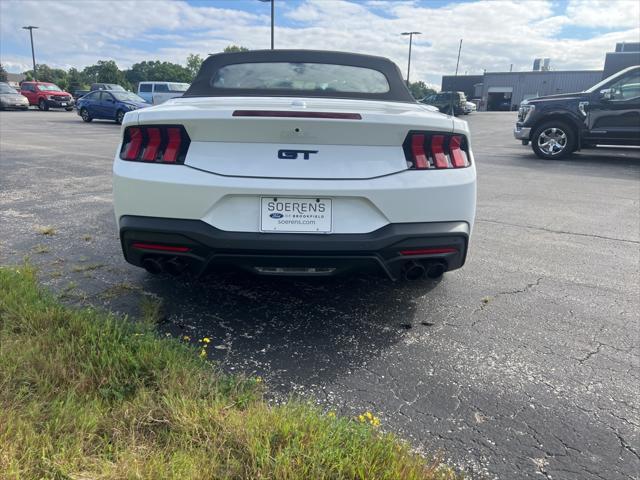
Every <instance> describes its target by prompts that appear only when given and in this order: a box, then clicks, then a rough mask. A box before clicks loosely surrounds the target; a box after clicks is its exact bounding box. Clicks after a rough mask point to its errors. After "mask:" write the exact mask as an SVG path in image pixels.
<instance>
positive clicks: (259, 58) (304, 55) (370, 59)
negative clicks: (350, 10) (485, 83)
mask: <svg viewBox="0 0 640 480" xmlns="http://www.w3.org/2000/svg"><path fill="white" fill-rule="evenodd" d="M270 62H287V63H324V64H330V65H349V66H353V67H362V68H369V69H372V70H377V71H378V72H380V73H382V74H383V75H384V76H385V77H386V79H387V82H388V83H389V91H387V92H384V93H364V92H336V91H322V90H304V91H301V90H294V89H274V88H269V89H245V88H242V89H240V88H216V87H214V86H213V78H214V75H215V74H216V72H217V71H218V70H219V69H220V68H222V67H224V66H227V65H234V64H240V63H270ZM183 97H325V98H351V99H362V100H386V101H392V102H412V103H414V102H415V100H414V98H413V97H412V96H411V93H410V92H409V89H408V88H407V86H406V84H405V83H404V80H403V79H402V74H401V73H400V70H399V69H398V67H397V65H396V64H395V63H393V62H392V61H391V60H389V59H388V58H384V57H376V56H373V55H361V54H358V53H347V52H329V51H323V50H253V51H249V52H236V53H218V54H216V55H211V56H210V57H209V58H207V59H206V60H205V61H204V62H202V66H201V67H200V71H199V72H198V75H197V76H196V78H195V80H194V81H193V83H192V84H191V86H190V87H189V89H188V90H187V91H186V92H185V93H184V95H183Z"/></svg>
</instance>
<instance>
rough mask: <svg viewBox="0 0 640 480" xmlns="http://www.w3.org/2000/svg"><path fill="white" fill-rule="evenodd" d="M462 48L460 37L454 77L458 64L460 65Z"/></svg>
mask: <svg viewBox="0 0 640 480" xmlns="http://www.w3.org/2000/svg"><path fill="white" fill-rule="evenodd" d="M461 50H462V39H460V46H459V47H458V61H457V62H456V77H457V76H458V65H460V51H461Z"/></svg>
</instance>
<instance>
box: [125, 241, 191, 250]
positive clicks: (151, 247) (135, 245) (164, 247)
mask: <svg viewBox="0 0 640 480" xmlns="http://www.w3.org/2000/svg"><path fill="white" fill-rule="evenodd" d="M131 246H132V247H133V248H137V249H139V250H160V251H163V252H188V251H189V250H191V249H190V248H189V247H177V246H174V245H158V244H156V243H138V242H136V243H133V244H131Z"/></svg>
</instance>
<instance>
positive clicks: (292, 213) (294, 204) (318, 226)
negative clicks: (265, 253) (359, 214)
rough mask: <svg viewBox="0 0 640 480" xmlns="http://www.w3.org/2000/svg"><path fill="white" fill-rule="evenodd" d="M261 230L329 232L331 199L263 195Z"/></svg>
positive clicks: (261, 202) (261, 200) (261, 201)
mask: <svg viewBox="0 0 640 480" xmlns="http://www.w3.org/2000/svg"><path fill="white" fill-rule="evenodd" d="M260 230H261V231H263V232H297V233H329V232H331V199H329V198H291V197H262V198H261V199H260Z"/></svg>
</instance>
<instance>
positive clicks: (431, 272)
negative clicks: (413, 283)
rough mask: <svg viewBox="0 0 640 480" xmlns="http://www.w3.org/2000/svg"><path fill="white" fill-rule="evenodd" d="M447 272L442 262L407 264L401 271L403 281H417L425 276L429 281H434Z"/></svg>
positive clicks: (412, 262) (413, 262)
mask: <svg viewBox="0 0 640 480" xmlns="http://www.w3.org/2000/svg"><path fill="white" fill-rule="evenodd" d="M446 270H447V268H446V265H445V264H444V263H442V262H429V261H426V262H420V263H418V262H415V261H411V262H407V263H405V264H404V267H403V269H402V275H403V277H404V279H405V280H419V279H421V278H424V277H425V276H426V277H427V278H429V279H431V280H436V279H438V278H440V277H442V275H443V274H444V272H445V271H446Z"/></svg>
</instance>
